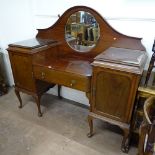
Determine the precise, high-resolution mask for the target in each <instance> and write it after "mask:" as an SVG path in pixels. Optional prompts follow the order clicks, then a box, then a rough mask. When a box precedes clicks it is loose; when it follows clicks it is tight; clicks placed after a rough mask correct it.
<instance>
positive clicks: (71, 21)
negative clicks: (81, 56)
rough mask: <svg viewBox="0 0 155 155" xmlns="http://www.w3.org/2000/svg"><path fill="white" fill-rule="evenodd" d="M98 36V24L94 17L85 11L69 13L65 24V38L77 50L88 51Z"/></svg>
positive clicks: (95, 42) (93, 45)
mask: <svg viewBox="0 0 155 155" xmlns="http://www.w3.org/2000/svg"><path fill="white" fill-rule="evenodd" d="M99 37H100V28H99V24H98V22H97V21H96V19H95V17H94V16H93V15H92V14H91V13H89V12H86V11H77V12H75V13H73V14H71V15H70V17H69V18H68V20H67V23H66V26H65V39H66V42H67V43H68V45H69V46H70V47H71V48H72V49H74V50H75V51H77V52H89V51H91V49H93V48H94V47H95V46H96V44H97V42H98V39H99Z"/></svg>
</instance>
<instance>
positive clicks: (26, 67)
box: [10, 54, 35, 91]
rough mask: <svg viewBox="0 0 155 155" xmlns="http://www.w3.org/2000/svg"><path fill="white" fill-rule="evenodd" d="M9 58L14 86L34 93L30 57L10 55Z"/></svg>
mask: <svg viewBox="0 0 155 155" xmlns="http://www.w3.org/2000/svg"><path fill="white" fill-rule="evenodd" d="M10 56H11V57H10V59H11V64H12V70H13V74H14V81H15V84H16V86H18V87H20V88H23V89H27V90H29V91H34V90H35V86H34V80H33V75H32V59H31V57H30V56H29V55H22V54H21V55H20V54H11V55H10Z"/></svg>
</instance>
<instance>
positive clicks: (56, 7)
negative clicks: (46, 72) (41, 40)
mask: <svg viewBox="0 0 155 155" xmlns="http://www.w3.org/2000/svg"><path fill="white" fill-rule="evenodd" d="M75 5H85V6H89V7H91V8H93V9H95V10H96V11H97V12H99V13H100V14H101V15H102V16H103V17H104V18H105V19H106V20H107V21H108V22H109V23H110V24H111V25H112V27H114V28H115V29H116V30H117V31H119V32H121V33H123V34H126V35H129V36H135V37H142V38H143V40H142V43H143V45H144V46H145V48H146V50H147V53H148V55H149V59H150V56H151V55H152V44H153V40H154V37H155V13H154V10H155V1H154V0H117V1H113V0H102V1H101V0H72V1H69V0H57V1H54V0H22V1H21V0H14V1H9V0H0V21H1V24H0V38H1V39H0V47H1V52H3V53H4V56H5V67H6V74H7V82H8V84H9V85H10V86H12V85H13V83H14V82H13V78H12V72H11V68H10V63H9V59H8V54H7V51H6V50H5V49H6V48H7V46H8V44H9V43H13V42H16V41H21V40H25V39H28V38H33V37H35V35H36V33H37V31H36V29H37V28H47V27H49V26H51V25H52V24H53V23H55V22H56V20H57V19H58V14H60V15H62V14H63V12H65V11H66V10H67V9H68V8H70V7H72V6H75ZM149 59H148V62H149ZM147 64H148V63H147ZM146 69H147V65H146ZM50 93H52V94H55V95H57V89H56V88H55V89H51V90H50ZM62 96H63V97H65V98H68V99H71V100H74V101H77V102H80V103H84V104H88V100H87V98H86V97H85V94H84V93H83V92H80V91H76V90H72V89H70V88H65V87H63V89H62Z"/></svg>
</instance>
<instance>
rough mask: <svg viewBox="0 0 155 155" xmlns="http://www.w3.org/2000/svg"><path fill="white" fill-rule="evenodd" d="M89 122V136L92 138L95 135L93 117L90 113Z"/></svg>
mask: <svg viewBox="0 0 155 155" xmlns="http://www.w3.org/2000/svg"><path fill="white" fill-rule="evenodd" d="M88 123H89V128H90V132H89V133H88V134H87V136H88V137H89V138H90V137H92V136H93V118H92V117H91V116H90V115H88Z"/></svg>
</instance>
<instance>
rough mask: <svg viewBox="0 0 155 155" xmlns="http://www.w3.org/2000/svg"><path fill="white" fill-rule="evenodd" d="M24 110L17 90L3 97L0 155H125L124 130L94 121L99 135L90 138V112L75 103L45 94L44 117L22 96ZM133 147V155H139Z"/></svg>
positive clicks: (96, 133)
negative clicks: (122, 150) (123, 146)
mask: <svg viewBox="0 0 155 155" xmlns="http://www.w3.org/2000/svg"><path fill="white" fill-rule="evenodd" d="M22 99H23V105H24V107H23V108H22V109H18V104H19V102H18V100H17V98H16V96H15V94H14V91H13V89H11V90H10V91H9V93H8V94H7V95H4V96H1V97H0V155H125V154H124V153H122V152H121V150H120V146H121V141H122V133H121V130H120V129H119V128H118V127H116V126H111V125H109V124H107V123H104V122H103V121H100V120H95V121H94V130H95V135H94V136H93V137H92V138H88V137H87V136H86V135H87V133H88V131H89V127H88V123H87V115H88V109H87V108H84V107H81V106H79V105H78V104H76V103H75V102H73V101H69V100H66V99H61V100H60V99H58V98H57V97H56V96H53V95H50V94H45V95H43V97H42V100H41V103H42V105H41V109H42V111H43V117H38V116H37V107H36V104H35V102H34V99H33V98H32V97H31V96H28V95H26V94H22ZM136 153H137V148H135V147H131V148H130V151H129V153H128V154H129V155H136Z"/></svg>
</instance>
